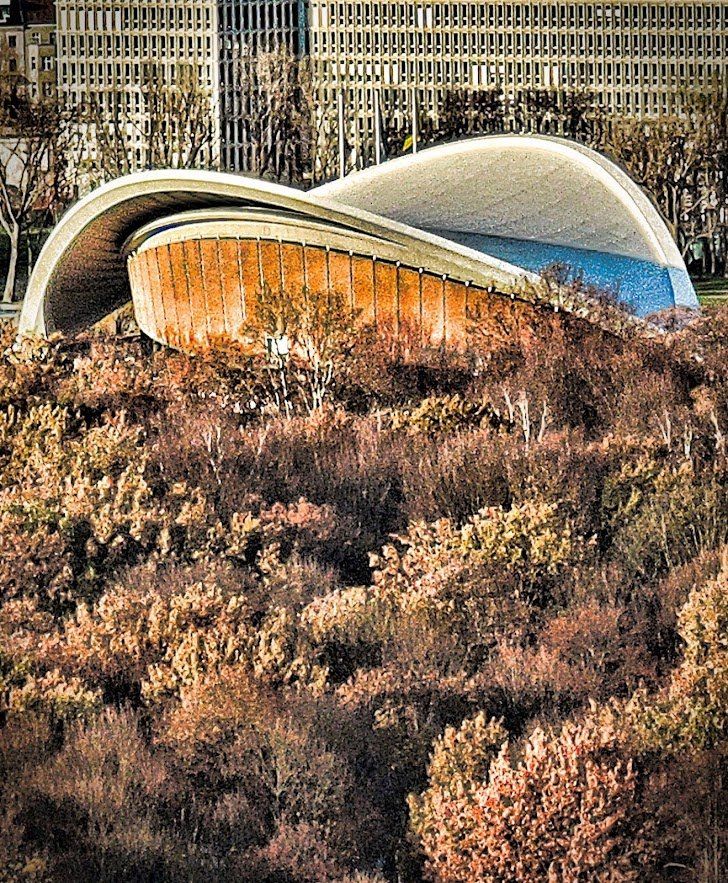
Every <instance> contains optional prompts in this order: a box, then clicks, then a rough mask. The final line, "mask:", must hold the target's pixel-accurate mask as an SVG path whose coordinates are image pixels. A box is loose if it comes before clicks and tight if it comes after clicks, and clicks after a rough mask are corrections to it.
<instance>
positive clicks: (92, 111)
mask: <svg viewBox="0 0 728 883" xmlns="http://www.w3.org/2000/svg"><path fill="white" fill-rule="evenodd" d="M144 68H145V76H144V82H143V83H142V84H141V85H140V86H138V87H137V92H136V95H137V96H138V98H139V103H138V105H136V104H135V102H134V100H133V99H134V97H135V93H134V89H133V88H130V90H129V91H127V92H124V93H118V92H117V93H108V94H106V95H103V96H98V97H96V98H95V99H94V100H92V101H91V102H89V104H88V105H87V106H86V107H85V108H84V112H83V120H84V127H85V129H86V131H87V132H88V134H89V141H90V143H91V145H92V146H91V148H90V150H89V152H88V156H87V158H86V165H87V167H88V169H89V172H90V177H91V179H92V182H93V183H96V182H98V181H104V180H111V179H113V178H118V177H120V176H121V175H127V174H130V173H131V172H135V171H140V170H143V169H159V168H195V167H197V166H200V165H203V164H204V165H209V164H210V162H211V160H212V151H213V147H214V135H215V126H214V116H213V107H212V102H211V97H210V95H209V93H208V92H207V90H205V89H204V88H203V87H202V86H201V85H200V83H199V80H198V79H197V77H196V76H195V75H194V74H193V73H192V72H191V71H186V70H185V71H183V72H182V75H181V76H180V77H179V79H178V81H177V82H175V83H172V84H168V83H165V81H164V78H163V76H162V72H161V71H160V70H159V69H158V67H157V66H156V65H145V66H144ZM79 164H80V165H81V164H82V163H79Z"/></svg>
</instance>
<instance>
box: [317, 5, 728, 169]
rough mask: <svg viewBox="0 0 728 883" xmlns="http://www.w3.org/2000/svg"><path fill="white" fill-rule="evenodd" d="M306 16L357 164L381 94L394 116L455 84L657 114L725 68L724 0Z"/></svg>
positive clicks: (426, 110) (370, 9)
mask: <svg viewBox="0 0 728 883" xmlns="http://www.w3.org/2000/svg"><path fill="white" fill-rule="evenodd" d="M309 24H310V34H309V39H310V46H311V54H312V57H313V59H314V62H315V66H316V70H317V73H318V78H319V89H320V100H321V105H322V107H329V106H331V105H332V104H335V103H336V101H337V100H339V96H340V95H343V96H344V101H345V105H346V118H347V121H348V124H349V127H350V128H349V133H348V139H349V142H350V143H352V144H353V147H354V151H355V153H356V156H357V158H358V162H359V164H361V162H362V161H364V162H366V161H367V160H370V159H371V155H372V150H373V148H372V140H373V137H374V129H375V125H377V123H376V122H375V117H376V116H377V113H376V105H377V101H375V92H378V93H379V96H378V99H379V100H381V105H382V108H383V111H384V112H386V113H387V114H388V116H389V117H390V119H393V120H394V122H395V123H397V124H402V123H406V121H407V120H410V119H411V118H412V113H413V107H414V106H418V110H419V112H420V113H421V114H425V115H427V116H429V117H431V118H436V117H437V114H438V112H439V110H440V108H441V107H442V102H443V100H444V97H445V93H446V92H448V90H452V89H464V90H470V91H475V90H484V89H500V90H502V91H503V93H504V94H505V96H506V97H512V96H513V97H514V96H516V95H517V94H518V92H519V91H520V90H524V89H529V88H530V89H545V90H561V89H576V90H589V91H591V92H593V93H594V94H595V96H596V99H597V100H598V101H599V103H600V104H602V105H603V106H605V107H607V108H609V109H611V110H613V111H615V112H619V113H624V114H628V115H634V116H638V117H650V116H655V115H658V114H660V113H664V112H667V111H669V110H670V109H671V108H672V107H674V105H675V102H676V100H679V98H680V95H681V93H683V92H684V90H685V89H686V88H691V87H696V86H697V87H701V86H702V85H704V84H707V83H709V82H711V81H712V80H714V79H716V78H719V77H725V76H726V74H727V73H728V0H703V2H694V0H632V2H616V0H601V2H591V3H589V2H566V0H540V2H510V0H509V2H505V0H498V2H486V0H459V2H449V0H410V2H406V3H405V2H386V0H375V2H363V0H356V2H352V0H310V19H309ZM362 158H364V159H362Z"/></svg>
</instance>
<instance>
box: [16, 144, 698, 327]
mask: <svg viewBox="0 0 728 883" xmlns="http://www.w3.org/2000/svg"><path fill="white" fill-rule="evenodd" d="M197 209H203V210H209V209H214V210H215V217H216V219H217V220H218V222H219V223H221V224H223V225H224V223H225V217H226V213H230V215H231V218H230V220H231V222H232V221H234V220H235V219H236V218H239V216H240V212H241V211H242V212H244V213H245V212H248V213H250V217H251V218H253V220H254V218H255V214H256V213H258V212H260V213H262V214H268V215H269V217H271V218H275V219H276V223H279V224H280V223H284V222H287V223H289V224H295V225H298V226H299V227H301V226H302V227H303V228H305V227H306V226H307V224H308V225H310V227H311V234H312V235H314V232H315V235H316V236H317V238H320V237H321V236H323V237H324V238H325V231H326V229H329V230H331V232H332V235H333V233H334V232H338V234H346V235H357V234H363V235H365V236H366V237H367V238H371V239H373V240H374V242H375V244H376V242H377V241H378V242H381V244H382V248H383V249H385V248H387V249H390V250H391V249H392V248H396V249H397V250H398V251H400V250H406V251H407V254H408V255H409V261H408V263H409V264H410V265H411V266H419V267H422V268H424V269H426V270H428V271H430V272H433V273H438V274H443V275H445V274H447V275H452V276H454V277H455V278H457V279H460V280H461V281H467V282H472V283H473V284H475V285H479V286H482V287H485V288H487V287H491V286H494V287H496V288H498V289H499V290H501V291H505V292H509V293H512V292H517V291H519V290H520V289H522V288H523V287H524V285H525V283H527V282H528V283H533V282H536V281H537V280H538V278H539V276H538V272H537V271H535V270H533V269H529V268H528V267H526V266H523V265H522V264H519V263H518V261H510V260H507V259H504V258H503V256H498V255H496V254H493V253H489V252H488V250H487V249H486V248H485V247H484V245H483V243H484V242H486V240H487V243H486V244H487V245H488V247H490V245H492V244H494V243H495V244H496V245H498V241H499V240H500V239H504V241H505V238H509V237H510V238H513V239H514V240H515V239H517V240H520V241H530V242H534V243H547V244H549V243H550V244H553V245H556V246H565V247H567V248H572V249H577V250H581V252H582V253H587V252H589V251H592V252H594V253H597V252H606V253H608V254H611V255H616V256H619V257H621V258H624V259H625V260H628V261H633V262H641V263H644V264H648V265H650V266H655V267H659V268H661V269H664V270H665V271H666V272H667V273H668V276H669V278H670V279H671V280H672V279H673V276H674V278H675V280H677V281H676V283H675V284H674V285H673V288H672V289H671V290H673V293H674V299H673V302H674V303H675V304H684V305H687V306H697V301H696V299H695V294H694V291H693V290H692V286H691V285H690V283H689V280H687V273H686V271H685V265H684V263H683V261H682V259H681V257H680V254H679V252H678V250H677V247H676V245H675V243H674V241H673V240H672V237H671V235H670V232H669V230H668V229H667V227H666V225H665V223H664V221H662V219H661V218H660V216H659V214H658V212H657V211H656V209H655V208H654V206H653V205H652V204H651V202H650V201H649V200H648V199H647V197H646V196H645V195H644V193H642V191H641V190H640V189H639V187H637V185H636V184H634V182H632V181H631V180H630V179H629V177H628V176H627V175H626V174H624V173H623V172H622V171H621V170H620V169H618V168H617V167H616V166H614V165H613V164H612V163H609V162H608V161H607V160H605V159H604V158H603V157H601V156H599V155H598V154H596V153H594V152H593V151H590V150H587V149H586V148H584V147H581V146H579V145H575V144H572V143H571V142H565V141H562V140H559V139H553V138H541V137H509V136H503V137H501V136H497V137H492V138H478V139H474V140H471V141H466V142H459V143H456V144H451V145H446V146H443V147H435V148H431V149H429V150H425V151H422V152H421V153H419V154H417V155H415V156H407V157H403V158H401V159H397V160H393V161H392V162H388V163H385V164H384V165H381V166H378V167H376V168H372V169H369V170H367V171H365V172H360V173H357V174H354V175H351V176H350V177H348V178H346V179H344V180H343V181H340V182H334V183H332V184H329V185H326V186H324V187H321V188H318V189H316V190H314V191H311V192H309V193H303V192H300V191H297V190H294V189H291V188H288V187H283V186H280V185H275V184H271V183H268V182H265V181H260V180H257V179H252V178H246V177H240V176H236V175H227V174H221V173H216V172H206V171H158V172H146V173H140V174H136V175H131V176H128V177H125V178H121V179H119V180H117V181H114V182H111V183H110V184H107V185H105V186H104V187H101V188H100V189H99V190H97V191H95V192H94V193H92V194H90V195H89V196H88V197H86V198H85V199H83V200H82V201H81V202H79V203H78V204H77V205H76V206H74V207H73V208H72V209H71V210H70V211H69V212H68V213H67V214H66V215H65V217H64V218H63V219H62V220H61V222H60V223H59V224H58V226H57V227H56V229H55V230H54V231H53V233H52V234H51V236H50V238H49V239H48V241H47V243H46V245H45V247H44V249H43V251H42V252H41V255H40V257H39V260H38V263H37V265H36V267H35V270H34V272H33V274H32V277H31V279H30V283H29V287H28V292H27V295H26V299H25V303H24V306H23V311H22V314H21V319H20V332H21V334H25V333H34V334H38V335H47V334H50V333H52V332H53V331H56V330H60V331H70V330H74V329H77V328H79V327H82V326H84V325H87V324H90V323H92V322H94V321H96V320H98V319H100V318H102V317H103V316H104V315H107V314H108V313H109V312H111V311H113V310H114V309H115V308H117V307H118V306H120V305H121V304H123V303H124V302H126V301H127V300H128V299H129V296H130V289H129V280H128V277H127V269H126V249H125V245H126V244H127V243H128V242H129V241H130V239H131V240H133V241H135V242H136V243H137V245H138V244H139V242H140V238H139V234H140V233H141V240H143V238H144V231H145V229H146V230H147V231H149V232H150V234H151V231H152V230H153V231H154V232H155V234H157V233H158V232H159V230H160V227H162V228H163V227H164V226H165V223H166V222H171V223H172V224H173V223H174V221H173V218H172V216H175V215H178V214H180V213H187V212H190V211H194V210H197ZM251 210H252V211H251ZM302 235H303V236H304V237H305V229H304V230H303V233H302ZM479 237H482V239H481V238H479ZM670 305H672V304H670Z"/></svg>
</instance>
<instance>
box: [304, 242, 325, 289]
mask: <svg viewBox="0 0 728 883" xmlns="http://www.w3.org/2000/svg"><path fill="white" fill-rule="evenodd" d="M304 257H305V260H306V286H307V287H308V290H309V291H311V292H313V293H316V294H321V293H323V292H324V291H326V289H327V288H328V278H327V277H328V272H327V269H326V251H325V249H323V248H319V247H318V246H313V245H307V246H306V248H305V249H304Z"/></svg>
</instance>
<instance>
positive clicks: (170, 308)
mask: <svg viewBox="0 0 728 883" xmlns="http://www.w3.org/2000/svg"><path fill="white" fill-rule="evenodd" d="M154 257H155V259H156V262H157V270H158V272H159V286H160V289H161V295H162V303H163V304H164V315H165V317H166V320H167V324H166V331H165V334H166V337H167V340H169V342H170V343H171V344H172V345H177V343H178V341H179V333H180V318H179V313H178V310H177V298H178V293H177V291H176V289H175V285H174V280H173V279H172V268H171V267H170V264H169V252H168V250H167V248H166V247H165V246H160V247H158V248H155V249H154Z"/></svg>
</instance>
